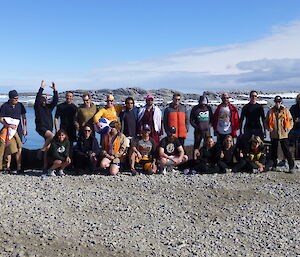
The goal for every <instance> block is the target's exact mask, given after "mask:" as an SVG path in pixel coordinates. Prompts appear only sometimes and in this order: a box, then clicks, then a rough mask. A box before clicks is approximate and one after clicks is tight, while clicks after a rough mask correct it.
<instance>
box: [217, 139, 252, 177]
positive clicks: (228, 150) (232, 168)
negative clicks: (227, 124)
mask: <svg viewBox="0 0 300 257" xmlns="http://www.w3.org/2000/svg"><path fill="white" fill-rule="evenodd" d="M242 158H243V153H242V152H241V151H239V150H238V149H237V148H236V146H235V145H234V143H233V138H232V136H231V135H227V136H226V137H225V139H224V141H223V145H222V146H221V149H220V152H219V161H218V167H219V168H220V172H221V173H230V172H239V171H242V169H243V167H244V166H245V164H246V162H245V160H243V159H242Z"/></svg>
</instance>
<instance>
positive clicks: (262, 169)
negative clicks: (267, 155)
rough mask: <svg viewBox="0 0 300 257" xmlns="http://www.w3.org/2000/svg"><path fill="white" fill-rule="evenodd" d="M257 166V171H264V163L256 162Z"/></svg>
mask: <svg viewBox="0 0 300 257" xmlns="http://www.w3.org/2000/svg"><path fill="white" fill-rule="evenodd" d="M257 166H258V171H259V172H262V171H264V165H262V164H261V163H257Z"/></svg>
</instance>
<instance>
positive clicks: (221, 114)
mask: <svg viewBox="0 0 300 257" xmlns="http://www.w3.org/2000/svg"><path fill="white" fill-rule="evenodd" d="M221 99H222V103H221V104H219V105H218V107H217V109H216V111H215V113H214V120H213V127H214V133H215V136H217V137H218V143H219V144H221V145H222V144H223V141H224V139H225V137H226V136H227V135H231V136H232V137H233V138H235V137H236V136H237V130H239V129H240V119H239V114H238V111H237V109H236V108H235V107H234V106H233V105H232V104H231V103H230V98H229V94H228V93H224V94H222V97H221Z"/></svg>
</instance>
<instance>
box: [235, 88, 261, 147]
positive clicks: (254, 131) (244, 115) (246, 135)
mask: <svg viewBox="0 0 300 257" xmlns="http://www.w3.org/2000/svg"><path fill="white" fill-rule="evenodd" d="M257 95H258V94H257V91H255V90H252V91H251V92H250V101H249V103H247V104H246V105H244V106H243V108H242V112H241V118H240V132H241V136H240V138H241V142H240V143H241V148H244V147H245V146H246V145H247V142H248V141H249V139H250V138H251V137H252V136H253V135H254V136H259V137H260V138H261V139H262V140H263V139H264V137H265V136H266V129H265V124H264V120H265V112H264V109H263V106H262V105H261V104H259V103H257ZM244 120H245V124H243V121H244ZM243 125H244V126H243Z"/></svg>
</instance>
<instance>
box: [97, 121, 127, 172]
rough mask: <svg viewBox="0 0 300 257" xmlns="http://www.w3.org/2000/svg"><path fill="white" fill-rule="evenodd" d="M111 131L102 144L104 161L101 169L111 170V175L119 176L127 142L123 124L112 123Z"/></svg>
mask: <svg viewBox="0 0 300 257" xmlns="http://www.w3.org/2000/svg"><path fill="white" fill-rule="evenodd" d="M109 126H110V131H109V132H108V134H107V136H106V137H105V140H103V142H102V154H101V155H102V157H103V158H102V160H101V162H100V168H101V169H109V173H110V175H112V176H114V175H117V174H118V173H119V171H120V165H121V158H122V157H123V155H124V153H125V151H126V147H127V140H126V137H125V135H124V134H123V133H121V132H120V131H121V123H120V122H119V121H116V120H114V121H112V122H111V123H110V124H109Z"/></svg>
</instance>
